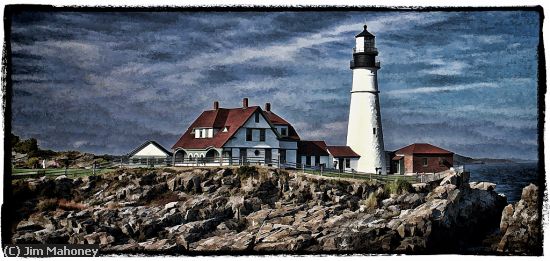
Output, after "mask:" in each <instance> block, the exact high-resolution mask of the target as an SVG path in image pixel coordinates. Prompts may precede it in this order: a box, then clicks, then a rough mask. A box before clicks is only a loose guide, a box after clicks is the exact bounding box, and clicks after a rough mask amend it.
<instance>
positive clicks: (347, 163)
mask: <svg viewBox="0 0 550 261" xmlns="http://www.w3.org/2000/svg"><path fill="white" fill-rule="evenodd" d="M346 168H351V160H350V159H346Z"/></svg>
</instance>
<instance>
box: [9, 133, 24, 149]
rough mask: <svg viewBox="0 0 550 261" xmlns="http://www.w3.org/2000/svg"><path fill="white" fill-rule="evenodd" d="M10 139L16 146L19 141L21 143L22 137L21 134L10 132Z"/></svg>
mask: <svg viewBox="0 0 550 261" xmlns="http://www.w3.org/2000/svg"><path fill="white" fill-rule="evenodd" d="M10 140H11V147H12V148H15V145H17V143H19V141H20V140H21V139H20V138H19V136H17V135H14V134H13V133H10Z"/></svg>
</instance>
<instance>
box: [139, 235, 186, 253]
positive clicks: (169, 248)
mask: <svg viewBox="0 0 550 261" xmlns="http://www.w3.org/2000/svg"><path fill="white" fill-rule="evenodd" d="M138 245H139V246H140V248H141V249H143V250H144V251H148V252H163V253H166V252H174V251H177V250H178V249H179V246H178V244H177V243H176V242H175V240H173V239H158V238H152V239H150V240H147V241H145V242H142V243H139V244H138Z"/></svg>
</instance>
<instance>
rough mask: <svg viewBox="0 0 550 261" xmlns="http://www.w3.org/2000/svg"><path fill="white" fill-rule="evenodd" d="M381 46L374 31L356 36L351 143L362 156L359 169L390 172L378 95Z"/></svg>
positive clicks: (382, 172)
mask: <svg viewBox="0 0 550 261" xmlns="http://www.w3.org/2000/svg"><path fill="white" fill-rule="evenodd" d="M377 55H378V50H376V47H375V45H374V35H372V34H371V33H369V32H368V31H367V26H366V25H365V26H364V30H363V31H362V32H361V33H360V34H358V35H356V36H355V48H353V60H351V63H350V68H351V69H352V71H353V82H352V87H351V103H350V108H349V122H348V137H347V145H348V146H349V147H351V148H352V149H353V150H354V151H355V152H356V153H357V154H359V156H361V157H360V158H359V161H358V163H357V171H359V172H367V173H381V174H386V161H385V153H384V139H383V135H382V123H381V119H380V102H379V99H378V93H379V91H378V79H377V77H376V73H377V71H378V69H380V63H379V62H377V61H376V56H377Z"/></svg>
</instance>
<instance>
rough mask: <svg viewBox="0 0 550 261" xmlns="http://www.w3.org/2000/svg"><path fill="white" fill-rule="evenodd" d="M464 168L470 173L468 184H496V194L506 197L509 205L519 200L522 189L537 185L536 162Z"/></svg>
mask: <svg viewBox="0 0 550 261" xmlns="http://www.w3.org/2000/svg"><path fill="white" fill-rule="evenodd" d="M465 168H466V171H469V172H470V182H471V181H477V182H479V181H488V182H492V183H495V184H497V187H496V192H498V193H502V194H504V195H506V197H507V199H508V202H509V203H513V202H517V201H518V200H520V198H521V191H522V189H523V188H524V187H525V186H527V185H529V183H533V184H535V185H539V184H538V177H539V176H538V175H539V171H538V166H537V162H536V161H534V162H525V163H487V164H471V165H466V166H465ZM540 175H544V170H541V173H540Z"/></svg>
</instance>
